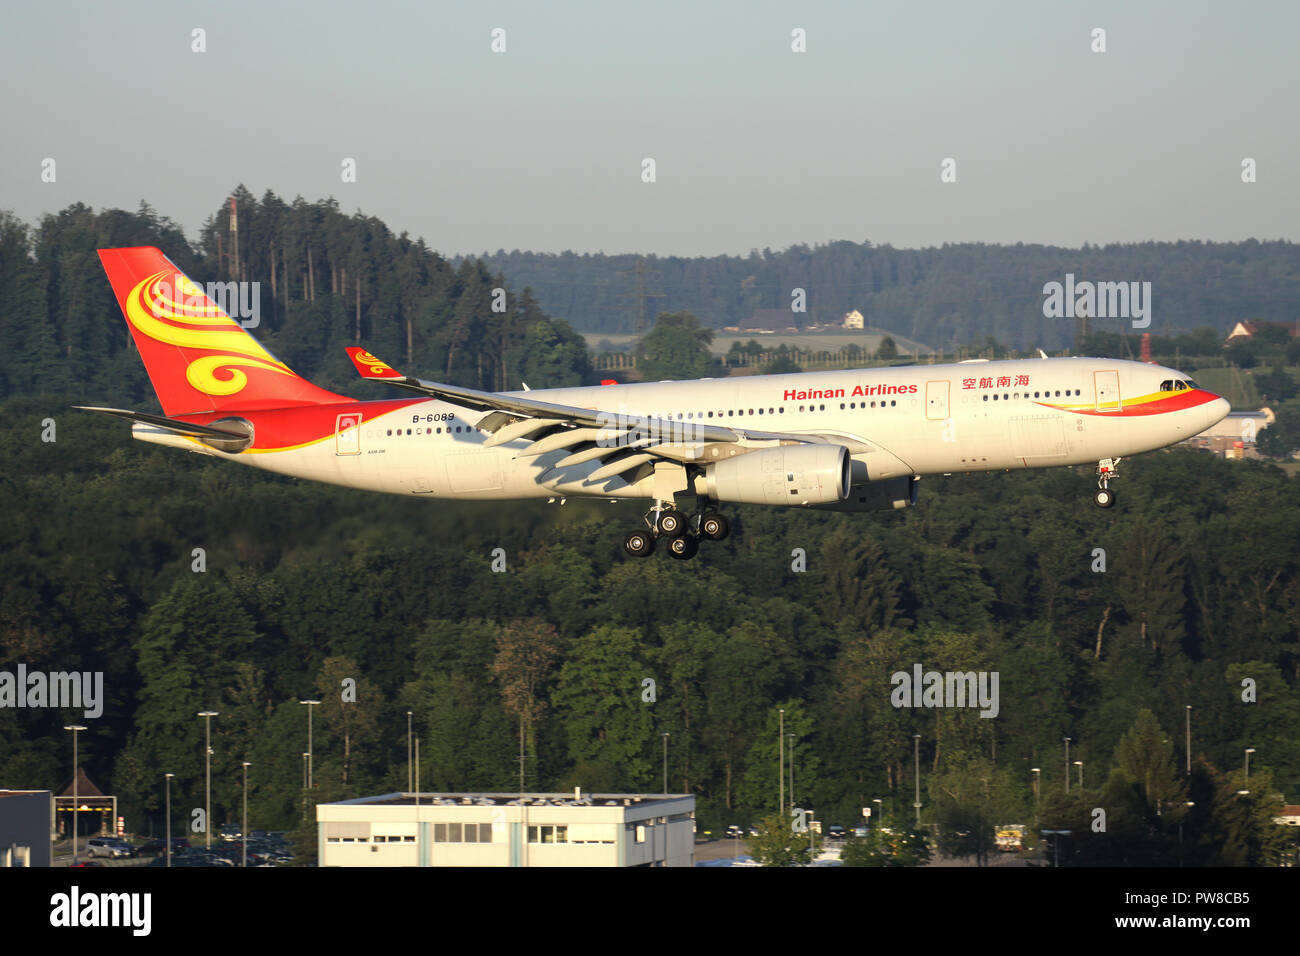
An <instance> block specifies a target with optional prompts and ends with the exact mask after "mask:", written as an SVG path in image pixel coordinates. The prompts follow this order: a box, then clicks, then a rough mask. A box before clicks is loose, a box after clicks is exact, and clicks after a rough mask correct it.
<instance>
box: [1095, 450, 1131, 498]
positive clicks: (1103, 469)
mask: <svg viewBox="0 0 1300 956" xmlns="http://www.w3.org/2000/svg"><path fill="white" fill-rule="evenodd" d="M1123 460H1124V459H1123V458H1103V459H1102V460H1101V461H1099V462H1097V493H1096V494H1095V495H1093V498H1092V500H1093V501H1095V502H1096V503H1097V507H1098V508H1110V507H1112V506H1113V505H1114V504H1115V492H1113V491H1111V490H1110V480H1111V479H1112V478H1116V477H1118V473H1119V463H1120V462H1121V461H1123Z"/></svg>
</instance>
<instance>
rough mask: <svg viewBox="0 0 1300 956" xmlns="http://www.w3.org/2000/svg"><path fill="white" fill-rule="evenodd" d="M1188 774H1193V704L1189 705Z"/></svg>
mask: <svg viewBox="0 0 1300 956" xmlns="http://www.w3.org/2000/svg"><path fill="white" fill-rule="evenodd" d="M1187 775H1188V776H1189V777H1190V776H1191V775H1192V705H1191V704H1188V705H1187Z"/></svg>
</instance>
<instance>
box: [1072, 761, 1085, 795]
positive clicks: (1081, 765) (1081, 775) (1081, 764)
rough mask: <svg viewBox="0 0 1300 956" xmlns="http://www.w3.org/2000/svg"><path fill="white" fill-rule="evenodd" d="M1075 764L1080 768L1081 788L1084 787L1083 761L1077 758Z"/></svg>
mask: <svg viewBox="0 0 1300 956" xmlns="http://www.w3.org/2000/svg"><path fill="white" fill-rule="evenodd" d="M1074 765H1075V766H1076V767H1078V768H1079V789H1080V790H1082V789H1083V761H1082V760H1076V761H1075V762H1074Z"/></svg>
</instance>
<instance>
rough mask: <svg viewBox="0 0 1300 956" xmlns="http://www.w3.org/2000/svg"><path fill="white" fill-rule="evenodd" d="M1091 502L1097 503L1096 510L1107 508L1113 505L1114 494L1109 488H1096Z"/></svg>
mask: <svg viewBox="0 0 1300 956" xmlns="http://www.w3.org/2000/svg"><path fill="white" fill-rule="evenodd" d="M1092 500H1093V501H1095V502H1096V503H1097V507H1098V508H1109V507H1111V506H1113V505H1114V504H1115V492H1113V491H1111V490H1110V489H1109V488H1098V489H1097V494H1095V495H1094V496H1093V499H1092Z"/></svg>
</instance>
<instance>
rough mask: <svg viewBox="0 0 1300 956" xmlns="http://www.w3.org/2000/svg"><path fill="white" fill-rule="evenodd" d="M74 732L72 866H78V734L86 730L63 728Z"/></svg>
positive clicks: (75, 727)
mask: <svg viewBox="0 0 1300 956" xmlns="http://www.w3.org/2000/svg"><path fill="white" fill-rule="evenodd" d="M63 729H64V730H70V731H72V865H73V866H76V865H77V807H78V806H79V805H80V804H81V794H80V792H79V791H78V789H77V778H78V777H79V776H81V768H80V765H79V764H78V763H77V734H78V733H80V732H81V731H83V730H85V729H86V728H85V727H83V726H81V725H80V724H69V725H68V726H66V727H64V728H63Z"/></svg>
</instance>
